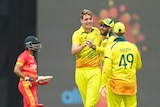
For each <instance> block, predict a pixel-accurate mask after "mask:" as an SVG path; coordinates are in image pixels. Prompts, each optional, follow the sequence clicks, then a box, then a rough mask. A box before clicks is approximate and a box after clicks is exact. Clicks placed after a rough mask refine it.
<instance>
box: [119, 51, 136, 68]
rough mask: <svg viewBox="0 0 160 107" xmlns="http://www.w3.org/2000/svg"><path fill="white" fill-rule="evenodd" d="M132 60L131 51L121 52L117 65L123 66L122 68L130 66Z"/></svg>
mask: <svg viewBox="0 0 160 107" xmlns="http://www.w3.org/2000/svg"><path fill="white" fill-rule="evenodd" d="M133 61H134V56H133V54H132V53H130V54H127V55H125V54H122V55H121V58H120V62H119V66H124V68H125V69H126V68H132V64H133Z"/></svg>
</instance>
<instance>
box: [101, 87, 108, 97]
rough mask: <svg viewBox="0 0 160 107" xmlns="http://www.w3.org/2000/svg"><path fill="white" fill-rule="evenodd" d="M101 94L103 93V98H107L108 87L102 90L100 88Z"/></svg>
mask: <svg viewBox="0 0 160 107" xmlns="http://www.w3.org/2000/svg"><path fill="white" fill-rule="evenodd" d="M100 93H101V95H102V96H103V97H105V96H106V93H107V91H106V87H101V88H100Z"/></svg>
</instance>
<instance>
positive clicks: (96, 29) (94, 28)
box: [92, 26, 100, 32]
mask: <svg viewBox="0 0 160 107" xmlns="http://www.w3.org/2000/svg"><path fill="white" fill-rule="evenodd" d="M92 29H93V31H96V32H100V31H99V29H98V28H97V27H94V26H93V27H92Z"/></svg>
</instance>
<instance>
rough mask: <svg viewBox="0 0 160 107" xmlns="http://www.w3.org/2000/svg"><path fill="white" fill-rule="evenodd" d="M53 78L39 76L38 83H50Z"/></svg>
mask: <svg viewBox="0 0 160 107" xmlns="http://www.w3.org/2000/svg"><path fill="white" fill-rule="evenodd" d="M52 78H53V76H38V79H37V82H39V81H46V80H47V81H49V80H51V79H52Z"/></svg>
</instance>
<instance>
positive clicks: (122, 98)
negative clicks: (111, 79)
mask: <svg viewBox="0 0 160 107" xmlns="http://www.w3.org/2000/svg"><path fill="white" fill-rule="evenodd" d="M107 100H108V107H137V97H136V95H118V94H115V93H113V92H112V90H111V89H110V88H107Z"/></svg>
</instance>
